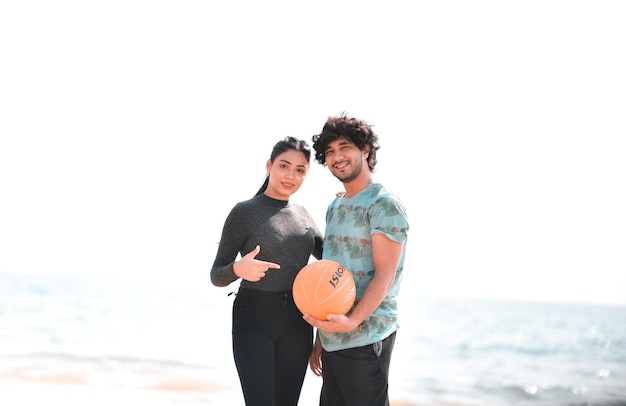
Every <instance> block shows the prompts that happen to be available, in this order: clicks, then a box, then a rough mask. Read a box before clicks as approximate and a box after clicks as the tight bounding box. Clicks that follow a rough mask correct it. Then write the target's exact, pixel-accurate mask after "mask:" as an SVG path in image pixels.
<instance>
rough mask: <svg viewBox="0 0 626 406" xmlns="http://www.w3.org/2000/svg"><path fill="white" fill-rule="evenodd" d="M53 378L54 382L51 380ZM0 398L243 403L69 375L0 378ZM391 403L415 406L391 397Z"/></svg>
mask: <svg viewBox="0 0 626 406" xmlns="http://www.w3.org/2000/svg"><path fill="white" fill-rule="evenodd" d="M54 380H57V382H53V381H54ZM317 395H318V392H317V389H316V388H312V387H305V388H304V390H303V394H302V398H301V400H300V403H299V406H313V405H317V404H318V403H317ZM0 400H1V402H2V404H3V405H6V406H36V405H41V404H43V403H44V402H50V401H53V402H54V403H55V404H57V403H58V404H62V405H64V406H84V405H90V406H110V405H151V406H173V405H191V406H193V405H243V404H244V403H243V398H242V397H241V393H240V391H239V387H237V386H234V385H228V386H223V385H222V386H221V385H214V384H211V383H206V382H200V381H199V382H195V383H194V382H189V381H188V380H186V381H181V382H177V381H174V380H173V381H171V382H164V383H163V385H162V386H161V387H159V388H145V389H131V388H124V387H110V386H97V385H87V384H84V383H80V382H77V381H75V380H74V378H72V377H70V376H57V377H47V378H44V379H43V380H40V381H34V380H31V381H20V380H6V379H3V380H0ZM391 405H392V406H417V405H416V404H415V403H410V402H406V401H403V400H394V401H392V402H391Z"/></svg>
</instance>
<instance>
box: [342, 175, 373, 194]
mask: <svg viewBox="0 0 626 406" xmlns="http://www.w3.org/2000/svg"><path fill="white" fill-rule="evenodd" d="M370 183H372V174H371V173H370V172H366V171H364V172H363V176H359V177H358V178H356V179H353V180H352V181H350V182H348V183H344V184H343V187H344V188H345V189H346V197H353V196H356V195H357V194H359V192H361V191H362V190H363V189H365V188H366V187H367V186H369V184H370Z"/></svg>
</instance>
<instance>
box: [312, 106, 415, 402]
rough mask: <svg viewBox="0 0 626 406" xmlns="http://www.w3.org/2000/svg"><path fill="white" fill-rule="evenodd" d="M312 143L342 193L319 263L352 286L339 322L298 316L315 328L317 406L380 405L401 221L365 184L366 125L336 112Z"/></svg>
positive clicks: (368, 170)
mask: <svg viewBox="0 0 626 406" xmlns="http://www.w3.org/2000/svg"><path fill="white" fill-rule="evenodd" d="M312 140H313V148H314V149H315V160H316V162H318V163H320V164H322V165H326V166H327V167H328V169H329V170H330V171H331V173H332V174H333V175H334V176H335V177H336V178H337V179H339V180H340V181H341V182H342V183H343V186H344V189H345V193H344V194H342V195H340V196H338V197H337V198H336V199H335V200H334V201H333V202H332V203H331V204H330V205H329V206H328V209H327V211H326V236H325V240H324V249H323V258H324V259H330V260H334V261H337V262H339V263H340V264H342V265H344V266H345V267H346V268H347V269H348V270H349V271H350V272H351V273H352V275H353V277H354V280H355V283H356V302H355V305H354V306H353V308H352V309H351V311H350V312H348V314H347V315H341V314H331V315H329V316H328V317H327V320H317V319H315V318H313V317H311V316H310V315H304V319H305V320H306V321H307V322H308V323H309V324H311V325H312V326H313V327H315V328H317V336H316V340H315V344H314V349H313V352H312V354H311V358H310V367H311V369H312V370H313V372H314V373H315V374H316V375H318V376H322V377H323V384H322V391H321V395H320V405H321V406H342V405H346V406H364V405H372V406H378V405H380V406H386V405H389V395H388V387H389V364H390V360H391V353H392V351H393V346H394V342H395V336H396V330H397V328H398V324H397V302H396V298H397V295H398V291H399V288H400V281H401V279H402V269H403V266H404V256H405V251H406V241H407V232H408V229H409V223H408V219H407V215H406V212H405V209H404V206H403V204H402V202H401V201H400V200H399V199H398V198H397V197H396V196H394V195H393V194H391V193H389V192H388V191H387V190H385V188H384V187H383V186H382V185H381V184H379V183H375V182H373V179H372V174H373V172H374V170H375V167H376V163H377V161H376V151H377V150H378V149H379V148H380V146H379V144H378V136H377V135H376V134H375V133H374V131H373V130H372V127H371V126H370V125H369V124H368V123H366V122H365V121H363V120H359V119H356V118H351V117H348V116H347V115H346V114H344V113H342V114H341V115H340V116H338V117H329V118H328V120H327V121H326V124H325V125H324V127H323V129H322V132H321V133H320V134H317V135H314V136H313V138H312Z"/></svg>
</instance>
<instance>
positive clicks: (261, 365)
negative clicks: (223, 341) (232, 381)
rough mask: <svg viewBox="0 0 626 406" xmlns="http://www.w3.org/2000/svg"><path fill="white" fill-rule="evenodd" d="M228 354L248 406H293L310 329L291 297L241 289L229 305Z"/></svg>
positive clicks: (303, 369)
mask: <svg viewBox="0 0 626 406" xmlns="http://www.w3.org/2000/svg"><path fill="white" fill-rule="evenodd" d="M232 333H233V354H234V357H235V365H236V366H237V372H238V373H239V380H240V382H241V388H242V390H243V395H244V399H245V401H246V405H247V406H296V405H297V404H298V399H299V398H300V391H301V389H302V384H303V382H304V376H305V374H306V370H307V368H308V363H309V356H310V355H311V349H312V347H313V327H311V325H310V324H308V323H307V322H306V321H304V319H303V318H302V314H301V313H300V311H299V310H298V308H297V307H296V305H295V304H294V302H293V297H292V296H291V292H277V293H274V292H262V291H257V290H254V289H245V288H240V289H239V292H238V293H237V297H236V298H235V302H234V304H233V331H232Z"/></svg>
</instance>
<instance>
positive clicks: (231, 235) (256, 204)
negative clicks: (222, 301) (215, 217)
mask: <svg viewBox="0 0 626 406" xmlns="http://www.w3.org/2000/svg"><path fill="white" fill-rule="evenodd" d="M322 243H323V236H322V234H321V233H320V231H319V229H318V228H317V225H316V224H315V221H314V220H313V218H312V217H311V215H310V214H309V212H308V211H307V210H306V209H305V208H304V207H303V206H301V205H298V204H294V203H291V202H289V201H286V200H277V199H273V198H271V197H268V196H266V195H264V194H260V195H258V196H255V197H253V198H252V199H250V200H246V201H243V202H239V203H237V204H236V205H235V207H233V209H232V210H231V211H230V213H229V215H228V217H227V218H226V221H225V222H224V228H223V230H222V236H221V240H220V244H219V248H218V250H217V255H216V257H215V262H214V263H213V267H212V268H211V281H212V282H213V284H214V285H216V286H228V285H230V284H231V283H232V282H234V281H235V280H237V279H239V278H238V277H237V276H236V275H235V272H234V270H233V264H234V263H235V260H236V259H237V255H238V254H239V255H241V256H244V255H246V254H247V253H249V252H250V251H252V250H254V248H255V247H256V246H257V245H259V246H260V247H261V251H260V252H259V254H258V255H257V256H256V259H259V260H263V261H269V262H274V263H277V264H279V265H280V269H271V268H270V269H268V271H267V272H266V274H265V277H263V278H261V280H260V281H258V282H249V281H246V280H242V281H241V285H240V286H241V287H245V288H250V289H258V290H262V291H271V292H284V291H290V290H291V288H292V286H293V281H294V279H295V277H296V275H297V273H298V271H300V269H302V267H304V266H305V265H306V264H307V263H308V262H309V259H310V257H311V256H313V257H315V258H317V259H320V258H321V257H322Z"/></svg>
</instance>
